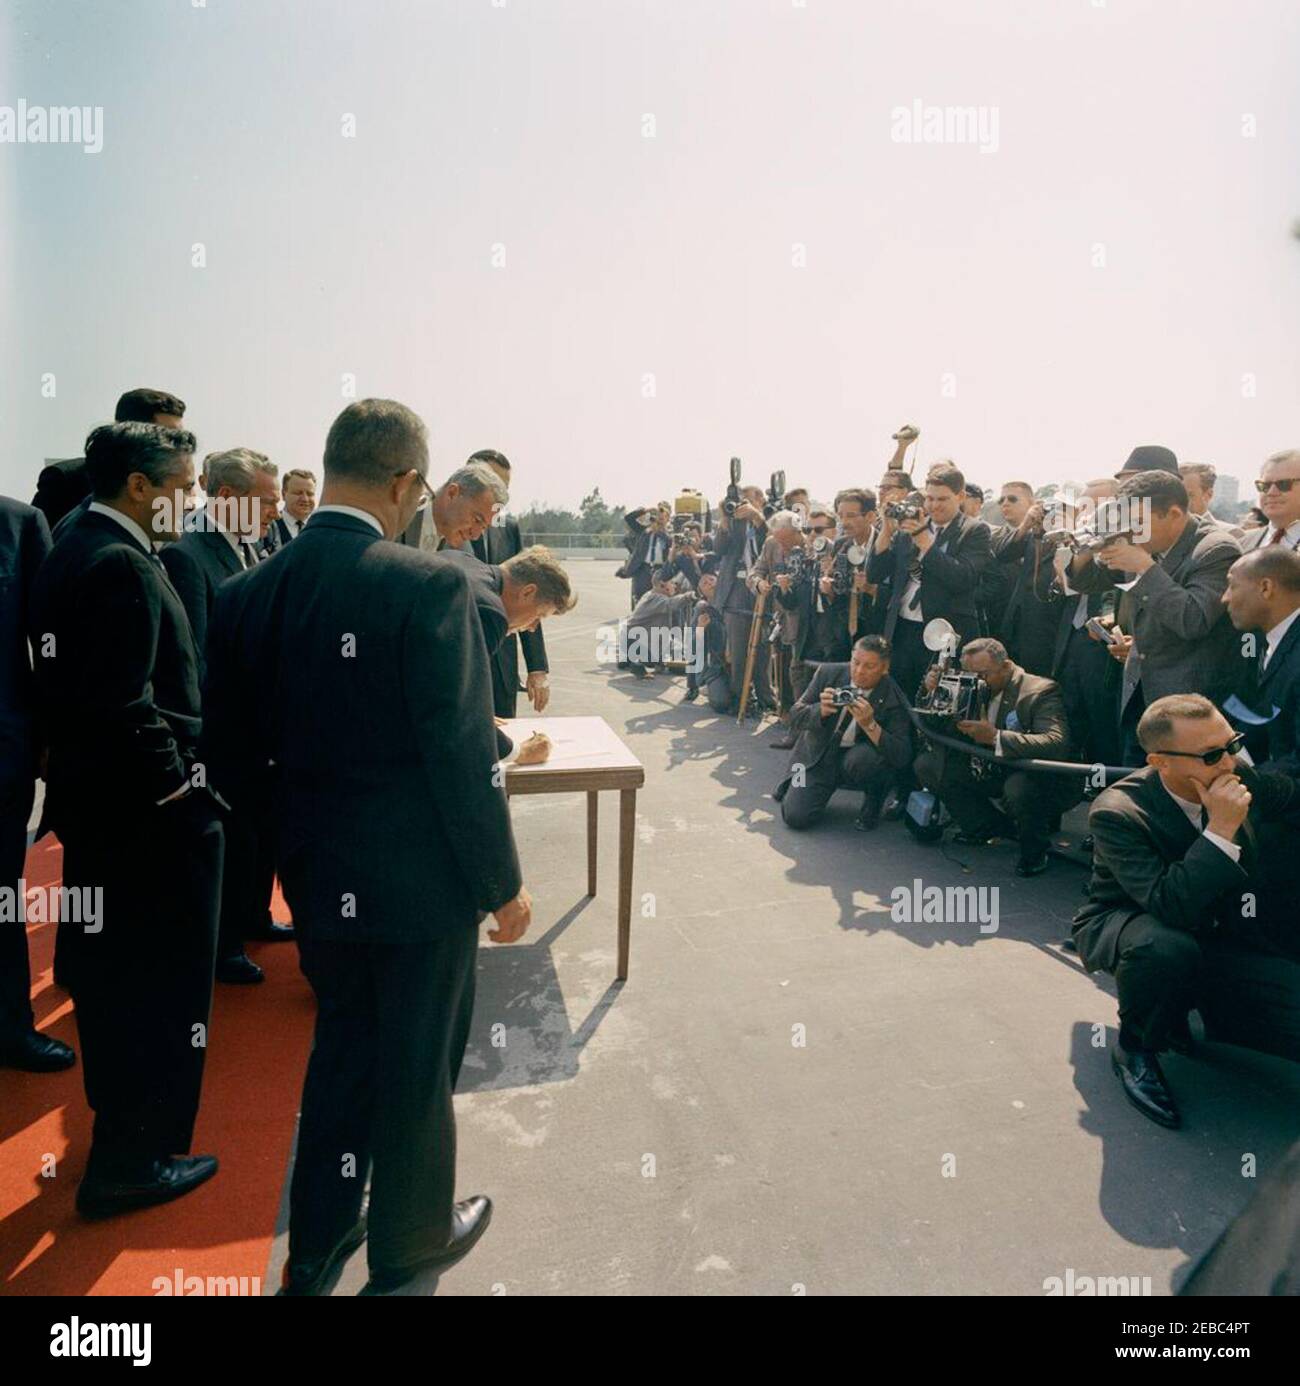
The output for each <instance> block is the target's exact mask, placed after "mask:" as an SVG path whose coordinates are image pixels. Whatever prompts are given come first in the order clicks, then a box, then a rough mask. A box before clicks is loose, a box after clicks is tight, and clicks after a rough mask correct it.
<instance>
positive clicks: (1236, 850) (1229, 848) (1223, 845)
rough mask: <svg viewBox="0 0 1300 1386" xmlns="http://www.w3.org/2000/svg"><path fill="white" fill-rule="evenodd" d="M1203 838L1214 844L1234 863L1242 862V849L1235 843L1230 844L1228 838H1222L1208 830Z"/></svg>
mask: <svg viewBox="0 0 1300 1386" xmlns="http://www.w3.org/2000/svg"><path fill="white" fill-rule="evenodd" d="M1201 836H1202V837H1203V838H1204V839H1205V840H1206V841H1207V842H1212V843H1214V845H1215V846H1216V847H1217V848H1218V849H1219V851H1221V852H1226V853H1227V854H1228V856H1230V857H1231V858H1232V859H1233V861H1235V862H1239V861H1240V860H1241V848H1240V847H1238V846H1237V844H1236V843H1235V842H1229V841H1228V839H1227V838H1226V837H1220V836H1219V834H1218V833H1212V832H1210V830H1209V829H1208V828H1207V829H1206V830H1205V831H1204V832H1203V833H1202V834H1201Z"/></svg>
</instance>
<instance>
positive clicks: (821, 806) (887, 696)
mask: <svg viewBox="0 0 1300 1386" xmlns="http://www.w3.org/2000/svg"><path fill="white" fill-rule="evenodd" d="M848 688H852V689H854V690H855V691H856V693H857V697H856V700H855V701H854V702H852V703H849V704H848V705H847V706H842V707H837V706H836V705H835V699H834V692H835V690H837V689H848ZM790 727H791V730H792V731H793V732H794V733H795V735H796V737H797V738H798V739H797V740H796V742H795V747H794V754H793V755H792V756H791V758H790V766H789V769H788V770H787V771H786V773H785V777H784V778H783V779H782V780H781V782H780V784H778V785H777V787H776V790H775V791H774V793H773V796H772V797H773V798H774V799H776V800H777V801H778V803H780V805H781V817H782V819H783V820H784V821H785V825H786V827H788V828H794V829H796V830H802V829H804V828H810V827H812V826H813V824H814V823H816V822H817V821H818V820H819V819H820V818H821V817H822V815H823V814H824V813H825V811H826V805H827V804H829V803H830V801H831V796H832V795H833V794H834V793H835V791H836V790H837V789H856V790H858V791H859V792H860V793H861V794H862V796H863V797H862V808H861V810H860V812H859V814H858V819H857V824H856V826H857V827H858V828H860V829H861V830H862V831H863V832H871V831H873V830H874V829H875V827H876V826H877V825H878V824H879V822H880V810H881V806H882V805H883V803H884V800H885V796H886V794H888V792H889V789H890V786H891V785H892V784H893V783H894V781H895V780H896V779H897V777H898V775H899V774H900V773H901V772H903V771H905V770H906V769H907V767H908V766H909V765H910V764H911V762H912V752H913V739H912V719H911V716H910V715H909V713H908V710H907V699H906V698H904V697H903V693H902V690H901V689H900V688H899V686H898V685H897V684H896V683H895V682H894V681H893V679H892V678H890V677H889V642H888V641H887V640H886V639H885V638H884V636H881V635H864V636H862V638H861V639H859V640H858V641H857V642H856V643H855V644H854V646H853V657H852V659H851V660H850V661H849V663H847V664H822V665H820V666H819V667H818V669H817V672H816V673H815V674H814V675H813V678H812V682H811V683H809V685H808V687H807V688H806V689H805V690H804V693H803V696H802V697H801V698H800V699H799V701H798V702H797V703H796V704H795V705H794V711H793V712H792V713H791V716H790Z"/></svg>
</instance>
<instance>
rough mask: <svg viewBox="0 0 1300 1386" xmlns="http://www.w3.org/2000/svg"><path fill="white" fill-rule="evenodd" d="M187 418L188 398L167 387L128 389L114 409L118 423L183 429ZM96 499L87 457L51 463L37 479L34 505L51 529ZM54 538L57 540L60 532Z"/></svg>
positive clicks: (33, 499) (115, 419) (114, 417)
mask: <svg viewBox="0 0 1300 1386" xmlns="http://www.w3.org/2000/svg"><path fill="white" fill-rule="evenodd" d="M184 417H185V401H184V400H181V399H177V397H176V396H175V395H170V394H168V393H167V391H166V390H144V389H142V390H128V391H127V392H126V394H124V395H123V396H122V397H121V398H120V399H119V400H118V401H117V408H116V409H115V410H114V411H113V419H114V422H116V423H155V424H157V425H158V426H159V427H160V428H180V427H181V420H182V419H183V418H184ZM91 499H92V496H91V488H90V477H89V476H88V475H87V473H86V459H85V458H84V457H70V458H68V459H67V460H66V461H63V462H51V463H49V465H48V466H46V467H44V468H42V470H41V474H40V476H38V477H37V478H36V495H35V496H33V497H32V504H33V505H34V506H35V507H36V509H37V510H39V511H40V512H41V513H42V514H43V515H44V516H45V520H46V523H47V524H48V525H49V527H50V529H51V530H54V529H55V527H56V526H57V525H58V523H59V521H60V520H62V519H63V518H64V517H65V516H67V515H70V514H72V513H73V512H74V511H76V512H78V513H80V512H82V511H84V510H85V509H86V507H87V506H88V505H89V504H90V502H91ZM54 537H55V538H56V539H57V538H58V537H59V535H58V534H55V535H54Z"/></svg>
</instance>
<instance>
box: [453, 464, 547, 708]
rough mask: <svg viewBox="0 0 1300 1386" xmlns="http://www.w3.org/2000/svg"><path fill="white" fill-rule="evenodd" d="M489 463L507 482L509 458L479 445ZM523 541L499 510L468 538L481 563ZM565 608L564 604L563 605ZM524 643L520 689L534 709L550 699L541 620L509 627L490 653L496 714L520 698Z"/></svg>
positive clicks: (509, 553) (500, 558) (499, 558)
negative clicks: (525, 674) (521, 669)
mask: <svg viewBox="0 0 1300 1386" xmlns="http://www.w3.org/2000/svg"><path fill="white" fill-rule="evenodd" d="M469 460H470V462H471V463H474V462H481V463H483V464H484V465H485V466H488V467H491V468H492V470H493V471H494V472H496V474H497V476H499V477H500V478H501V481H502V483H503V484H504V485H505V486H507V487H508V486H509V485H510V477H511V471H510V461H509V459H508V458H507V457H506V456H505V455H504V453H500V452H497V451H495V450H494V449H492V448H482V449H480V450H479V451H478V452H476V453H474V454H473V455H472V456H471V457H470V459H469ZM523 547H524V541H523V538H522V536H521V535H520V533H519V521H518V520H516V519H515V518H514V517H513V516H507V515H506V513H505V512H504V511H503V510H498V511H497V513H496V515H495V517H494V518H493V521H492V523H491V524H490V525H489V526H488V527H487V528H486V529H485V530H484V531H483V533H482V534H480V535H479V537H478V538H477V539H472V540H471V541H470V548H471V550H472V552H473V553H474V556H475V557H476V558H477V559H478V560H479V561H480V562H481V563H490V564H501V563H504V562H505V561H506V559H508V558H513V557H514V556H515V554H517V553H522V552H523ZM566 609H567V608H566ZM521 646H522V647H523V652H524V668H525V669H526V670H527V672H528V677H527V680H526V682H525V684H524V687H523V691H524V692H526V693H527V694H528V701H529V702H530V703H532V705H533V711H534V712H537V713H541V712H545V711H546V704H547V703H548V702H550V699H551V692H550V679H549V677H548V675H549V671H550V665H549V664H547V662H546V640H545V639H544V637H543V635H542V627H541V624H540V622H539V623H537V624H536V625H534V626H531V627H520V628H518V629H517V632H516V630H512V631H511V632H510V634H509V635H507V636H506V638H505V640H504V641H503V642H502V643H501V647H500V648H499V649H498V650H496V651H495V652H494V653H493V656H492V706H493V707H494V708H495V709H496V715H497V716H498V717H513V716H514V715H515V709H516V707H517V706H518V702H519V693H520V684H519V649H520V647H521Z"/></svg>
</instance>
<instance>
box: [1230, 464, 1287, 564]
mask: <svg viewBox="0 0 1300 1386" xmlns="http://www.w3.org/2000/svg"><path fill="white" fill-rule="evenodd" d="M1255 490H1256V491H1258V492H1259V508H1260V509H1261V510H1262V511H1263V512H1264V514H1265V515H1266V516H1267V517H1268V524H1267V525H1266V526H1265V527H1264V528H1263V529H1261V530H1259V531H1258V532H1248V533H1247V535H1246V538H1245V539H1244V540H1243V542H1242V545H1241V547H1242V548H1243V549H1246V550H1248V551H1249V550H1250V549H1267V548H1270V547H1272V546H1273V545H1274V544H1280V545H1283V546H1284V547H1286V548H1288V549H1290V550H1291V552H1292V553H1295V552H1297V551H1300V450H1292V451H1290V452H1276V453H1274V454H1273V456H1272V457H1270V458H1269V459H1268V461H1267V462H1265V463H1264V470H1263V472H1262V473H1261V474H1260V478H1259V480H1258V481H1257V482H1256V483H1255Z"/></svg>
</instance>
